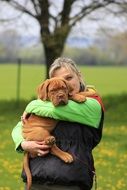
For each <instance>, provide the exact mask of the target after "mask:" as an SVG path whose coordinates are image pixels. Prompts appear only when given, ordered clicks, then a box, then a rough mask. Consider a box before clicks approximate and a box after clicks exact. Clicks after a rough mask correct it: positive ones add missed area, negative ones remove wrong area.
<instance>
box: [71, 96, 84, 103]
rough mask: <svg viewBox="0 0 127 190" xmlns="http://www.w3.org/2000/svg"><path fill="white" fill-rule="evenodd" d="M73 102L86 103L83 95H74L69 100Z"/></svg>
mask: <svg viewBox="0 0 127 190" xmlns="http://www.w3.org/2000/svg"><path fill="white" fill-rule="evenodd" d="M71 99H72V100H73V101H75V102H79V103H80V102H85V101H86V96H85V95H83V94H75V95H73V96H72V98H71Z"/></svg>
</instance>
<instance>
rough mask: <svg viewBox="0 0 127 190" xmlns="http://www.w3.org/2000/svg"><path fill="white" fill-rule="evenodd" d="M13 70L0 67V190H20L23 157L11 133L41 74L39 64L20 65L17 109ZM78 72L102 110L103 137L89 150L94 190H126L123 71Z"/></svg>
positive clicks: (125, 71)
mask: <svg viewBox="0 0 127 190" xmlns="http://www.w3.org/2000/svg"><path fill="white" fill-rule="evenodd" d="M16 70H17V68H16V65H0V86H1V93H0V99H1V100H0V142H1V143H0V190H17V189H19V190H23V189H24V188H23V183H22V181H21V178H20V174H21V169H22V156H23V155H22V154H18V153H16V152H15V151H14V144H13V141H12V138H11V131H12V129H13V127H14V126H15V125H16V124H17V122H18V121H19V120H20V116H21V115H22V112H23V110H24V108H25V107H26V105H27V103H28V101H30V99H31V97H32V96H35V90H34V89H36V86H37V85H38V84H39V83H40V81H41V80H43V79H44V74H45V70H44V67H43V66H41V65H36V66H35V65H34V66H29V65H24V66H22V69H21V71H22V76H21V79H22V80H21V98H22V99H26V100H21V101H20V104H19V106H17V104H16V100H15V99H16V80H17V77H16ZM81 70H82V72H83V76H84V78H85V79H86V81H87V83H89V84H94V85H95V86H96V88H97V89H98V91H99V92H100V94H102V95H103V100H104V104H105V107H106V112H105V124H104V133H103V138H102V141H101V143H100V144H99V146H98V147H96V148H95V150H94V151H93V154H94V157H95V166H96V171H97V183H98V190H107V189H108V190H126V189H127V180H126V179H127V164H126V163H127V153H126V147H127V140H126V138H127V114H126V110H127V109H126V108H127V88H126V78H127V68H126V67H125V68H122V67H81ZM124 92H125V93H124ZM113 94H114V95H113Z"/></svg>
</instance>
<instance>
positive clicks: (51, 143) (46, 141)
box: [45, 136, 56, 146]
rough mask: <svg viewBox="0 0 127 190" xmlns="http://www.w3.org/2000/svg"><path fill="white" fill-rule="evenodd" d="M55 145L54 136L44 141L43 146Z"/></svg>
mask: <svg viewBox="0 0 127 190" xmlns="http://www.w3.org/2000/svg"><path fill="white" fill-rule="evenodd" d="M55 143H56V139H55V137H54V136H49V137H47V138H46V139H45V144H46V145H49V146H52V145H54V144H55Z"/></svg>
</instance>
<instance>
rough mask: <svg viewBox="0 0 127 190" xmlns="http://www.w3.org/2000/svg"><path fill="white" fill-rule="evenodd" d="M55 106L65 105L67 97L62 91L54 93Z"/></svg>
mask: <svg viewBox="0 0 127 190" xmlns="http://www.w3.org/2000/svg"><path fill="white" fill-rule="evenodd" d="M56 100H57V101H56V102H55V106H58V105H66V104H67V103H68V97H67V96H66V95H65V94H64V93H59V94H57V95H56Z"/></svg>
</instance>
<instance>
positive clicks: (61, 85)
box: [22, 77, 89, 190]
mask: <svg viewBox="0 0 127 190" xmlns="http://www.w3.org/2000/svg"><path fill="white" fill-rule="evenodd" d="M72 91H73V88H72V87H71V86H70V84H69V83H68V82H67V81H66V80H64V79H62V78H57V77H54V78H51V79H47V80H46V81H45V82H44V83H42V84H41V85H40V86H39V87H38V98H39V99H41V100H43V101H45V100H50V101H51V102H52V103H53V104H54V106H59V105H65V104H67V103H68V99H72V100H74V101H76V102H83V101H85V100H86V95H89V94H88V92H82V93H79V94H75V95H72ZM57 122H58V121H56V120H54V119H51V118H45V117H40V116H36V115H34V114H29V115H28V117H26V119H25V120H24V124H23V130H22V131H23V137H24V139H25V140H27V141H45V144H47V145H50V146H51V149H50V152H51V154H53V155H55V156H57V157H58V158H60V159H61V160H63V161H64V162H66V163H71V162H72V161H73V157H72V155H71V154H69V153H67V152H64V151H62V150H60V149H59V148H58V147H57V146H56V144H55V137H54V136H51V132H52V131H53V129H54V128H55V126H56V124H57ZM32 156H37V155H32ZM23 167H24V171H25V173H26V176H27V190H29V189H30V187H31V184H32V176H31V172H30V169H29V154H28V153H27V152H26V153H25V155H24V161H23Z"/></svg>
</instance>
